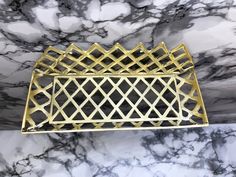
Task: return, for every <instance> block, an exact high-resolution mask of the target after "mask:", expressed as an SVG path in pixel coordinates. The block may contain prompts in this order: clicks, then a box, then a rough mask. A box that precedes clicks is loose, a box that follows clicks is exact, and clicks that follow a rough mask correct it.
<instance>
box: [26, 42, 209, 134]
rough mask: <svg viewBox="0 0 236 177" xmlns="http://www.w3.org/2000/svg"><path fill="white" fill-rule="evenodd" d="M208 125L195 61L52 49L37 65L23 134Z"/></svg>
mask: <svg viewBox="0 0 236 177" xmlns="http://www.w3.org/2000/svg"><path fill="white" fill-rule="evenodd" d="M206 125H208V119H207V115H206V110H205V107H204V103H203V100H202V96H201V92H200V89H199V86H198V82H197V77H196V74H195V71H194V64H193V61H192V58H191V56H190V54H189V52H188V50H187V49H186V47H185V46H184V45H183V44H181V45H179V46H177V47H176V48H175V49H173V50H171V51H168V49H167V48H166V46H165V44H164V43H163V42H162V43H160V44H159V45H157V46H156V47H154V48H153V49H151V50H147V49H146V48H145V47H144V45H143V44H142V43H140V44H138V45H137V46H136V47H135V48H133V49H132V50H126V49H125V48H124V47H122V46H121V45H120V44H119V43H117V44H115V45H114V46H113V47H112V48H111V49H109V50H105V49H104V48H103V47H102V46H100V45H99V44H97V43H95V44H93V45H92V46H91V47H90V48H89V49H88V50H87V51H85V50H82V49H80V48H79V47H77V46H76V45H74V44H71V45H70V46H69V47H68V48H67V49H66V51H61V50H58V49H55V48H53V47H49V48H48V49H46V51H45V52H44V53H43V54H42V56H41V57H40V58H39V59H38V60H37V61H36V64H35V66H34V69H33V73H32V79H31V82H30V86H29V93H28V97H27V100H26V107H25V112H24V117H23V122H22V133H43V132H72V131H102V130H126V129H129V130H132V129H161V128H181V127H199V126H206Z"/></svg>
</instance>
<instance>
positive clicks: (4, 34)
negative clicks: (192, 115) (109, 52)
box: [0, 0, 236, 177]
mask: <svg viewBox="0 0 236 177" xmlns="http://www.w3.org/2000/svg"><path fill="white" fill-rule="evenodd" d="M235 29H236V2H235V1H225V0H217V1H213V0H212V1H203V0H202V1H201V0H198V1H194V0H168V1H164V0H137V1H134V0H127V1H126V0H125V1H123V0H106V1H102V0H100V1H99V0H83V1H74V0H67V1H63V0H58V1H55V0H48V1H46V0H42V1H27V0H26V1H17V0H9V1H1V0H0V130H1V131H0V144H1V146H0V177H2V176H3V177H52V176H57V177H67V176H68V177H77V176H81V177H84V176H86V177H137V176H143V177H173V176H175V177H183V176H191V177H215V176H217V177H235V176H236V153H235V147H236V124H234V123H233V122H236V31H235ZM161 41H164V42H166V44H167V47H168V48H170V49H171V48H174V47H175V46H177V45H178V44H179V43H185V44H186V45H187V46H188V48H189V50H190V52H191V54H192V55H193V58H194V62H195V66H196V72H197V76H198V79H199V84H200V87H201V90H202V93H203V98H204V101H205V105H206V109H207V112H208V117H209V121H210V124H211V125H210V126H209V127H205V128H193V129H170V130H153V131H117V132H112V131H110V132H97V133H65V134H55V133H52V134H39V135H21V133H20V131H19V129H20V126H21V120H22V116H23V109H24V106H25V100H26V95H27V92H28V85H29V80H30V77H31V72H32V67H33V65H34V62H35V61H36V60H37V59H38V58H39V56H40V55H41V53H42V52H43V51H44V49H45V48H47V46H49V45H51V46H54V47H57V48H59V49H62V50H63V49H65V48H66V47H67V46H68V45H69V44H70V43H72V42H73V43H75V44H76V45H78V46H80V47H82V48H84V49H87V48H88V47H89V46H90V45H91V44H92V43H94V42H98V43H100V44H101V45H103V46H104V47H106V48H109V47H111V46H112V45H113V44H114V43H116V42H119V43H121V44H122V45H123V46H124V47H126V48H127V49H131V48H133V47H134V46H135V45H136V44H137V43H138V42H143V43H144V44H145V46H146V47H147V48H152V47H154V46H155V45H156V44H158V43H159V42H161ZM214 123H220V124H218V125H212V124H214ZM223 123H228V124H223ZM7 130H9V131H7Z"/></svg>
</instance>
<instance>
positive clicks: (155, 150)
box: [0, 124, 236, 177]
mask: <svg viewBox="0 0 236 177" xmlns="http://www.w3.org/2000/svg"><path fill="white" fill-rule="evenodd" d="M6 142H7V143H6ZM0 144H1V147H0V176H2V177H13V176H14V177H52V176H56V177H78V176H79V177H137V176H142V177H173V176H175V177H188V176H191V177H235V176H236V153H235V147H236V124H231V125H230V124H225V125H224V124H221V125H211V126H210V127H206V128H193V129H175V130H155V131H119V132H97V133H66V134H54V133H52V134H40V135H28V136H22V135H21V134H20V132H19V131H0Z"/></svg>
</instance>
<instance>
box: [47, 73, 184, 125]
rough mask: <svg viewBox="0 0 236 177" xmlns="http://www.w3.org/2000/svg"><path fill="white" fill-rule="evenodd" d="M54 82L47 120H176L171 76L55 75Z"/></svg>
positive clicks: (175, 102)
mask: <svg viewBox="0 0 236 177" xmlns="http://www.w3.org/2000/svg"><path fill="white" fill-rule="evenodd" d="M54 84H55V87H54V93H53V95H52V96H53V99H52V106H51V108H52V109H51V112H52V119H51V120H50V122H51V123H55V124H58V123H83V122H84V123H86V122H87V123H89V122H129V121H133V122H135V121H150V120H151V121H155V120H178V119H180V113H179V112H180V108H179V97H178V93H177V91H176V85H175V84H176V81H175V78H174V77H170V76H161V77H150V76H148V77H143V76H139V77H86V76H84V77H82V76H80V77H68V76H58V77H55V79H54ZM138 87H143V88H144V87H145V89H144V90H143V91H140V90H139V89H138ZM176 95H177V96H176Z"/></svg>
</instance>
